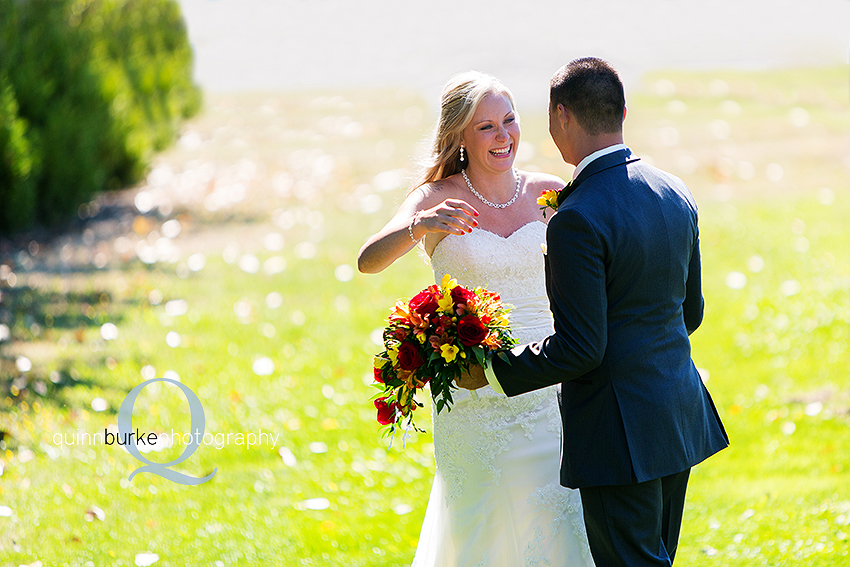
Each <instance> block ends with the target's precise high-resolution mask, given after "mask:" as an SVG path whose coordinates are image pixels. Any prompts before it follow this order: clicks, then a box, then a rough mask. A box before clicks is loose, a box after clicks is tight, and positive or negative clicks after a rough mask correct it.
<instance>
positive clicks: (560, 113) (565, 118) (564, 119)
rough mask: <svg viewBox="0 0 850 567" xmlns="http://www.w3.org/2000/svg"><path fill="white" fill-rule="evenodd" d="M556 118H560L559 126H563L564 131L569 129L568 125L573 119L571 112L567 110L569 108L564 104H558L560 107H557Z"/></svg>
mask: <svg viewBox="0 0 850 567" xmlns="http://www.w3.org/2000/svg"><path fill="white" fill-rule="evenodd" d="M555 116H556V117H557V118H558V124H560V125H561V129H562V130H566V129H567V128H566V126H567V124H568V123H569V121H570V120H572V118H573V116H572V114H571V113H570V111H569V110H567V107H565V106H564V105H563V104H558V106H556V107H555Z"/></svg>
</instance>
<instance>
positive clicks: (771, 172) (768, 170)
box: [764, 163, 785, 183]
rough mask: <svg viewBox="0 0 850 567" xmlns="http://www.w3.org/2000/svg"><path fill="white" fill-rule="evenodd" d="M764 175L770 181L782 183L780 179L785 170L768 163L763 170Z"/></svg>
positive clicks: (783, 175)
mask: <svg viewBox="0 0 850 567" xmlns="http://www.w3.org/2000/svg"><path fill="white" fill-rule="evenodd" d="M764 174H765V175H766V176H767V178H768V179H769V180H770V181H772V182H774V183H779V182H780V181H782V178H783V177H785V168H783V167H782V166H781V165H779V164H778V163H769V164H767V167H765V168H764Z"/></svg>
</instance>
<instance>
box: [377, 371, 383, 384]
mask: <svg viewBox="0 0 850 567" xmlns="http://www.w3.org/2000/svg"><path fill="white" fill-rule="evenodd" d="M375 382H380V383H381V384H383V383H384V370H383V369H382V368H375Z"/></svg>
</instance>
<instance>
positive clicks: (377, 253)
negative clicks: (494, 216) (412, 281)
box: [357, 187, 478, 274]
mask: <svg viewBox="0 0 850 567" xmlns="http://www.w3.org/2000/svg"><path fill="white" fill-rule="evenodd" d="M437 194H438V192H436V191H431V190H429V188H427V187H420V188H418V189H416V190H415V191H413V192H412V193H411V194H410V195H408V196H407V199H405V200H404V202H403V203H402V204H401V207H399V210H398V212H397V213H396V214H395V216H394V217H393V218H392V219H390V222H388V223H387V224H386V225H385V226H384V228H382V229H381V230H380V231H378V232H377V233H376V234H374V235H372V236H371V237H370V238H369V239H368V240H367V241H366V243H365V244H364V245H363V247H362V248H361V249H360V253H359V254H358V255H357V269H358V270H360V271H361V272H363V273H364V274H376V273H378V272H380V271H382V270H384V269H386V268H387V267H388V266H389V265H390V264H392V263H393V262H395V261H396V260H397V259H399V258H401V257H402V256H404V255H405V254H406V253H407V252H409V251H410V250H411V249H412V248H413V247H414V246H415V245H416V242H418V241H419V240H421V239H422V238H424V237H425V236H426V235H428V234H429V233H440V232H442V233H448V234H464V233H467V232H472V228H473V227H475V226H476V225H477V224H478V223H477V222H476V221H475V217H477V216H478V211H476V210H475V209H474V208H473V207H472V206H471V205H469V204H468V203H467V202H466V201H462V200H460V199H445V200H442V201H440V202H439V203H437V204H436V205H434V206H430V205H431V204H432V203H433V202H434V201H435V200H436V199H438V198H439V197H436V195H437ZM411 234H412V238H411Z"/></svg>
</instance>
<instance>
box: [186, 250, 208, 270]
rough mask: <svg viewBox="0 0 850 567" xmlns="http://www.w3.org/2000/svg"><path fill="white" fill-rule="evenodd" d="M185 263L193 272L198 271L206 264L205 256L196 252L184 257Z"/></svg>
mask: <svg viewBox="0 0 850 567" xmlns="http://www.w3.org/2000/svg"><path fill="white" fill-rule="evenodd" d="M186 265H187V266H189V269H190V270H192V271H193V272H200V271H201V270H203V269H204V267H205V266H206V265H207V257H206V256H204V255H203V254H201V253H200V252H196V253H194V254H192V255H191V256H189V257H188V258H187V259H186Z"/></svg>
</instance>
